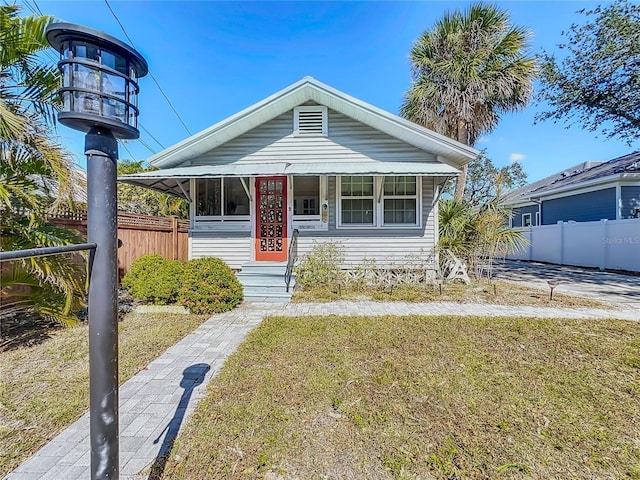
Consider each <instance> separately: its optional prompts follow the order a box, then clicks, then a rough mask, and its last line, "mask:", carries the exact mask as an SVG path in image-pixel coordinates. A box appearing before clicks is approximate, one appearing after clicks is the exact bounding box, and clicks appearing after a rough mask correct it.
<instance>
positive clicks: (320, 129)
mask: <svg viewBox="0 0 640 480" xmlns="http://www.w3.org/2000/svg"><path fill="white" fill-rule="evenodd" d="M327 130H328V129H327V107H323V106H322V105H310V106H305V107H296V108H294V109H293V132H294V134H295V135H300V136H302V135H327Z"/></svg>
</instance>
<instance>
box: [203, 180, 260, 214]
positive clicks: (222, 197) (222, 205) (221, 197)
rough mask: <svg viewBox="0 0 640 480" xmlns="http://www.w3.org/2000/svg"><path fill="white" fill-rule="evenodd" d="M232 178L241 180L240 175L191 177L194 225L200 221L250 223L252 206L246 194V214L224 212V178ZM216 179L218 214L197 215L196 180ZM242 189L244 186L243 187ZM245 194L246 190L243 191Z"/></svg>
mask: <svg viewBox="0 0 640 480" xmlns="http://www.w3.org/2000/svg"><path fill="white" fill-rule="evenodd" d="M232 178H236V179H238V180H240V182H242V180H241V179H240V177H205V178H194V179H193V182H194V183H193V192H194V199H195V201H194V202H192V204H193V211H192V218H193V222H194V225H197V224H202V223H208V222H216V223H223V222H233V223H236V224H244V223H246V224H247V225H248V224H249V223H250V221H251V208H252V202H251V199H250V197H249V196H247V197H246V198H247V206H248V212H247V214H246V215H228V214H225V208H226V205H225V201H224V199H225V180H228V179H232ZM216 179H220V215H198V206H197V201H198V194H199V192H198V181H199V180H216ZM243 191H244V188H243ZM244 193H245V195H246V194H247V192H246V191H245V192H244Z"/></svg>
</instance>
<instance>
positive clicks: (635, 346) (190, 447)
mask: <svg viewBox="0 0 640 480" xmlns="http://www.w3.org/2000/svg"><path fill="white" fill-rule="evenodd" d="M152 478H165V479H193V480H196V479H197V480H200V479H205V478H211V479H213V478H215V479H218V478H241V479H244V478H247V479H252V478H268V479H279V480H285V479H338V478H343V479H392V478H396V479H418V478H419V479H434V478H435V479H443V480H444V479H446V480H452V479H487V478H491V479H494V478H496V479H500V478H504V479H525V478H527V479H529V478H531V479H534V478H535V479H550V478H562V479H569V478H571V479H573V478H580V479H622V478H632V479H633V478H640V324H638V323H635V322H625V321H617V320H606V321H585V320H556V319H551V320H549V319H546V320H541V319H525V318H481V317H462V318H461V317H416V316H408V317H397V316H387V317H375V318H371V317H369V318H367V317H337V316H332V317H300V318H290V317H277V318H268V319H266V320H265V321H264V322H263V323H262V324H261V325H260V326H259V327H258V328H257V329H255V330H254V331H253V332H252V333H251V334H250V335H249V336H248V338H247V340H246V341H245V342H244V343H243V344H242V345H241V346H240V348H239V350H238V351H237V352H236V353H235V354H233V355H232V356H231V357H229V359H228V361H227V363H226V365H225V366H224V367H223V369H222V372H221V373H220V375H219V376H218V377H217V378H215V379H214V380H213V381H212V383H211V384H210V385H209V395H208V397H207V398H206V399H204V400H203V401H201V403H200V404H199V405H198V407H197V409H196V412H195V414H194V416H193V417H192V418H191V419H190V421H189V422H188V424H187V425H186V426H185V429H184V431H183V432H182V433H181V435H180V436H179V438H178V440H177V441H176V444H175V446H174V449H173V450H172V452H171V453H170V455H169V457H168V462H167V464H166V466H165V467H164V469H163V472H157V475H155V476H153V477H152Z"/></svg>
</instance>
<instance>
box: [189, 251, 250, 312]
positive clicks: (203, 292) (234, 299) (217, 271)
mask: <svg viewBox="0 0 640 480" xmlns="http://www.w3.org/2000/svg"><path fill="white" fill-rule="evenodd" d="M242 297H243V293H242V285H241V284H240V282H239V281H238V278H237V277H236V275H235V274H234V273H233V271H232V270H231V269H230V268H229V266H228V265H227V264H226V263H224V262H223V261H222V260H220V259H219V258H213V257H203V258H199V259H196V260H189V261H188V262H187V263H186V264H185V266H184V273H183V276H182V287H181V288H180V293H179V295H178V302H179V303H180V304H181V305H184V306H185V307H187V308H188V309H189V310H191V313H215V312H226V311H228V310H231V309H232V308H233V307H235V306H236V305H237V304H238V303H240V301H241V300H242Z"/></svg>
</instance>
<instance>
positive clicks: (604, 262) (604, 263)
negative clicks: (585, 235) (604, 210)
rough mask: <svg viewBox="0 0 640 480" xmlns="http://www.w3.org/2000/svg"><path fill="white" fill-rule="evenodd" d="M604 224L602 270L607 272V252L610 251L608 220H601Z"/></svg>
mask: <svg viewBox="0 0 640 480" xmlns="http://www.w3.org/2000/svg"><path fill="white" fill-rule="evenodd" d="M600 223H601V224H602V238H601V243H602V262H601V263H600V270H602V271H605V270H606V269H607V250H608V249H609V242H608V238H607V226H608V222H607V219H606V218H603V219H601V220H600Z"/></svg>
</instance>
